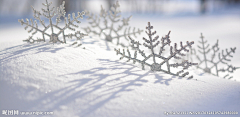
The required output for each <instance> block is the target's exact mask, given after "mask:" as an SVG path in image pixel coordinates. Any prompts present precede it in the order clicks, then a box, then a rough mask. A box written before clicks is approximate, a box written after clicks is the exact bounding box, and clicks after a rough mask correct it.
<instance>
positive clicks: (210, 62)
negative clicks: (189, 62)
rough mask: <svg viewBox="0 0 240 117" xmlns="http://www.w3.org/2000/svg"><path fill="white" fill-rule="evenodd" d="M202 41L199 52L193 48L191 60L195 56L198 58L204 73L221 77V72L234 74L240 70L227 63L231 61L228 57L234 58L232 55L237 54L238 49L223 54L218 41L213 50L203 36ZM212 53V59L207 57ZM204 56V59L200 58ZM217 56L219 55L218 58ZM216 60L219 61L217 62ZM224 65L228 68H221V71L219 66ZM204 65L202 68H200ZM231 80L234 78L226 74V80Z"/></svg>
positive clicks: (199, 67) (231, 49)
mask: <svg viewBox="0 0 240 117" xmlns="http://www.w3.org/2000/svg"><path fill="white" fill-rule="evenodd" d="M200 38H201V41H199V43H200V45H198V52H199V53H197V52H196V51H195V49H194V48H193V49H192V51H194V52H193V53H191V55H190V56H191V59H192V57H193V56H195V57H196V58H197V60H198V61H199V65H198V66H197V68H198V69H202V70H203V71H204V72H206V73H209V74H212V75H215V76H219V73H220V72H229V73H233V72H234V71H235V70H236V69H239V67H233V66H232V65H229V64H228V63H227V61H231V60H230V59H228V57H233V56H232V55H231V54H232V53H235V50H236V47H234V48H230V51H229V50H228V49H226V50H225V52H224V50H222V52H221V53H220V52H218V51H219V45H218V40H217V42H216V44H214V45H213V46H212V48H209V44H207V40H204V37H203V35H202V34H201V37H200ZM211 51H212V55H211V58H209V57H208V56H207V55H208V54H209V53H210V52H211ZM201 54H202V56H203V58H200V55H201ZM216 55H218V56H217V57H216ZM215 58H216V59H217V60H215ZM220 63H222V64H223V65H226V66H227V67H226V68H221V69H219V64H220ZM200 65H202V66H200ZM227 77H228V79H231V78H233V77H232V76H229V74H226V75H225V76H224V78H227Z"/></svg>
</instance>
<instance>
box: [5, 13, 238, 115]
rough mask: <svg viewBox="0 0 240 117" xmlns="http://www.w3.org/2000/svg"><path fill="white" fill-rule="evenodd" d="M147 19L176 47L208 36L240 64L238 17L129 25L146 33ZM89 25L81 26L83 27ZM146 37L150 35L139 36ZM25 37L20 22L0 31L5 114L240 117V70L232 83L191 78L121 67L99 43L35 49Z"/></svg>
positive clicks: (135, 20)
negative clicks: (11, 112) (230, 51)
mask: <svg viewBox="0 0 240 117" xmlns="http://www.w3.org/2000/svg"><path fill="white" fill-rule="evenodd" d="M149 21H150V22H151V24H152V25H153V26H154V29H155V30H157V34H158V35H159V36H164V35H166V34H167V32H168V31H169V30H171V31H172V32H171V35H170V36H171V40H172V42H176V43H179V41H180V40H181V41H183V42H185V41H195V45H196V44H197V41H198V40H199V37H200V33H201V32H202V33H203V34H204V36H205V37H206V39H207V40H208V42H209V44H211V45H213V44H215V42H216V40H217V39H219V45H220V48H221V49H225V48H230V47H237V50H236V53H235V54H234V55H233V56H234V58H232V61H231V64H233V65H235V66H238V67H239V66H240V62H239V60H240V51H239V50H238V49H239V47H240V46H239V43H240V16H235V15H234V16H231V15H229V16H222V15H216V16H207V15H206V16H192V17H174V18H171V17H168V18H164V17H162V18H161V17H153V18H151V17H145V16H144V17H143V16H136V17H133V18H132V19H131V24H132V26H135V27H138V28H141V29H143V30H145V27H146V25H147V22H149ZM86 25H87V23H86V22H83V23H82V24H81V25H80V26H82V27H84V26H86ZM142 36H146V34H145V33H143V34H142V35H141V36H139V38H140V39H141V38H142ZM27 37H28V34H27V32H26V31H25V30H24V29H23V27H21V26H20V24H18V25H16V26H12V27H10V28H8V26H7V25H4V26H1V27H0V87H1V88H0V94H1V95H0V110H1V111H2V110H18V111H19V112H25V111H29V112H31V111H43V112H45V111H48V112H51V111H52V112H54V114H53V115H46V117H51V116H53V117H162V116H166V115H164V114H166V113H165V112H172V111H179V112H180V111H184V112H185V111H188V112H190V111H192V112H198V111H236V112H238V113H240V82H238V81H240V73H239V70H237V71H235V73H234V74H233V76H234V79H233V80H226V79H223V78H219V77H215V76H212V75H208V74H201V75H199V73H198V72H193V73H195V74H193V75H194V78H193V79H192V80H186V78H181V77H174V76H171V75H167V74H165V73H161V72H160V73H153V72H150V71H147V70H146V71H143V70H141V68H140V67H137V66H135V65H132V63H125V61H126V60H121V61H119V56H116V53H115V52H114V51H113V49H114V48H115V47H116V46H114V45H113V44H111V43H108V44H107V46H106V43H105V42H104V41H103V40H99V39H98V38H97V37H93V38H90V37H86V38H85V39H84V40H83V46H82V47H85V48H86V49H82V47H80V48H75V47H71V46H69V44H57V45H52V44H47V43H38V44H33V45H30V44H27V43H23V42H22V40H23V39H26V38H27ZM234 80H236V81H234ZM2 116H4V115H3V113H1V117H2ZM8 116H9V115H8ZM15 116H16V115H15ZM25 116H26V115H24V117H25ZM31 116H32V115H31ZM168 116H171V115H168ZM174 116H176V115H174ZM182 116H184V117H185V116H186V117H188V116H190V115H182ZM196 116H199V115H196ZM200 116H201V117H203V116H207V117H208V116H209V115H200ZM212 116H219V115H211V117H212ZM222 116H224V115H222ZM225 116H228V117H238V116H239V114H238V115H225ZM9 117H10V116H9ZM29 117H30V115H29Z"/></svg>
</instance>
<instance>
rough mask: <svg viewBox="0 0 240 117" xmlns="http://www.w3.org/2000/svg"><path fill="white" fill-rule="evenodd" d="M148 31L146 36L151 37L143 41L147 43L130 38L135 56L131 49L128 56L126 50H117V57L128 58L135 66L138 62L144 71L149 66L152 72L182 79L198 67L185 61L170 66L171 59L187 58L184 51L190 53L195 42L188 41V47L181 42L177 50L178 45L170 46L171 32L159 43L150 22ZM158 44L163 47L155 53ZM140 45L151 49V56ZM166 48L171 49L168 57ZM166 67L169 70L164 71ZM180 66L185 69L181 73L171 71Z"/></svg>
mask: <svg viewBox="0 0 240 117" xmlns="http://www.w3.org/2000/svg"><path fill="white" fill-rule="evenodd" d="M146 29H147V31H146V34H147V35H148V37H149V39H146V38H144V37H143V40H144V41H145V42H146V43H143V44H140V43H139V41H135V40H133V39H132V38H131V37H130V36H129V39H130V40H131V44H132V45H131V46H132V47H133V48H134V49H135V52H134V56H132V55H131V53H130V51H129V49H127V55H126V54H125V50H124V49H123V52H121V51H120V49H118V50H117V49H115V51H116V52H117V55H118V54H120V55H121V56H122V57H121V58H120V59H123V58H127V59H128V61H127V62H129V61H130V60H132V61H133V63H134V64H135V63H136V62H138V63H140V64H141V66H142V69H143V70H144V69H145V66H149V67H150V68H151V70H152V71H163V72H165V73H167V74H171V75H175V76H181V77H185V76H186V75H188V74H189V72H185V71H184V70H186V69H188V68H189V67H190V66H192V65H197V63H191V62H188V61H187V60H185V61H183V62H182V63H173V64H170V62H169V60H170V59H173V58H175V59H180V58H181V57H180V56H185V54H183V53H181V52H182V51H185V52H189V50H188V49H187V48H190V47H191V46H192V45H193V44H194V42H190V43H189V42H188V41H187V43H186V45H183V44H182V42H180V48H179V49H177V44H176V43H175V45H174V47H172V46H170V43H171V41H170V39H169V38H170V37H169V35H170V31H169V33H168V34H167V35H166V36H165V37H162V39H161V40H160V41H159V36H156V37H153V35H155V34H156V31H154V32H152V29H153V26H151V25H150V22H148V26H147V27H146ZM160 42H161V44H160ZM158 44H160V45H161V46H160V48H159V52H155V51H154V48H155V47H157V45H158ZM140 45H143V46H145V47H147V48H148V49H150V50H151V54H150V55H146V53H145V52H144V51H143V50H141V49H140V48H139V46H140ZM165 46H169V47H170V55H169V56H167V57H165V56H163V55H162V53H163V51H164V50H165V49H164V48H165ZM137 53H139V54H140V55H141V56H142V57H143V59H139V58H138V57H137ZM148 59H152V60H153V61H152V63H149V62H147V60H148ZM157 59H160V60H161V62H159V61H157ZM164 65H166V66H167V70H164V69H162V67H163V66H164ZM179 66H181V67H182V68H183V69H181V70H180V71H177V73H173V72H172V71H171V67H179ZM180 74H181V75H180ZM190 78H193V76H190V77H189V79H190Z"/></svg>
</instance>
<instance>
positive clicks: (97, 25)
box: [83, 1, 142, 46]
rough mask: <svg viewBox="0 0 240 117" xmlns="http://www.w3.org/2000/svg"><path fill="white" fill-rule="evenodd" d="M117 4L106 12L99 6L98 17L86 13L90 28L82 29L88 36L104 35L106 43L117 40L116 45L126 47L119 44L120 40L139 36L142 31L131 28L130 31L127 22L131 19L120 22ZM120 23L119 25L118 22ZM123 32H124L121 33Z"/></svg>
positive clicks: (121, 43)
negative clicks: (130, 36)
mask: <svg viewBox="0 0 240 117" xmlns="http://www.w3.org/2000/svg"><path fill="white" fill-rule="evenodd" d="M119 7H120V5H119V3H118V1H117V2H116V4H113V6H112V7H111V10H109V11H108V12H107V11H106V10H105V9H103V7H102V6H101V12H100V15H99V16H97V15H94V14H92V13H89V11H86V16H88V20H89V24H90V25H91V27H86V28H83V29H84V30H85V31H86V32H87V33H88V34H89V33H93V34H95V35H98V36H99V37H101V36H102V35H104V39H105V40H106V41H108V42H112V41H113V40H114V39H116V40H117V42H116V44H117V45H122V46H126V44H123V42H120V38H125V39H126V40H127V42H129V41H128V38H127V36H129V35H134V36H135V37H136V34H141V32H142V30H140V29H137V30H135V28H133V30H132V31H131V27H128V25H129V23H128V22H129V20H130V18H131V16H130V17H128V18H126V19H125V18H123V19H122V20H120V18H121V15H120V12H121V11H120V10H119ZM120 21H122V23H121V24H119V23H118V22H120ZM123 31H124V32H123Z"/></svg>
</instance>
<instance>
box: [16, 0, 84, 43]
mask: <svg viewBox="0 0 240 117" xmlns="http://www.w3.org/2000/svg"><path fill="white" fill-rule="evenodd" d="M51 4H52V2H50V3H48V1H47V0H46V3H43V6H45V9H44V8H42V13H41V12H40V11H37V10H36V9H34V8H33V7H32V9H33V12H34V15H33V16H34V18H35V19H37V20H38V21H39V22H40V24H41V25H42V26H43V29H40V28H39V27H38V24H37V20H35V21H33V20H32V19H30V21H29V19H27V18H26V22H25V21H24V20H23V19H21V20H18V22H20V23H21V24H22V25H26V26H25V30H27V28H30V30H28V33H32V34H31V36H29V38H28V39H26V40H23V41H26V42H29V43H34V42H41V41H43V42H45V41H46V39H49V40H50V41H49V42H51V43H57V42H60V43H66V39H65V38H71V39H72V37H76V39H77V40H81V39H82V38H83V37H84V36H86V34H83V33H80V31H76V32H75V33H70V34H65V33H66V31H65V30H66V29H70V30H72V31H75V28H77V27H78V25H75V24H74V22H77V23H81V22H80V21H79V20H78V18H81V19H82V18H83V15H84V14H85V13H84V12H81V13H80V12H78V14H77V16H75V13H72V19H71V15H70V14H68V17H65V14H66V12H65V7H64V4H65V2H64V1H63V3H62V5H60V7H57V9H55V7H52V8H50V6H51ZM41 16H44V17H45V18H47V19H48V20H49V24H48V25H46V24H45V22H44V20H42V19H41ZM53 17H56V23H54V22H53V21H52V20H53ZM61 17H63V18H64V22H65V25H64V27H62V28H61V27H59V26H58V24H59V23H60V22H61ZM48 29H50V31H48ZM56 30H59V31H56ZM37 32H39V33H41V34H42V37H41V38H39V37H37V39H34V38H33V36H34V35H35V34H36V33H37ZM49 32H50V33H49ZM60 35H62V38H63V39H60ZM73 44H77V41H76V42H74V43H73ZM79 45H80V44H79Z"/></svg>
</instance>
